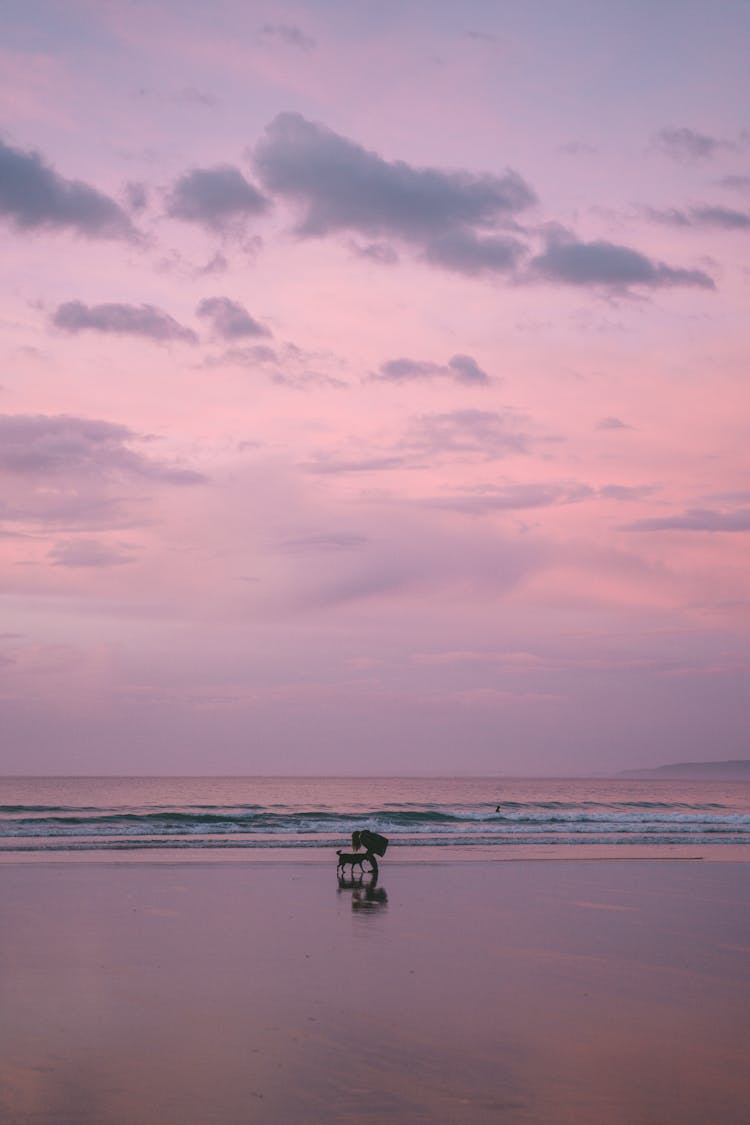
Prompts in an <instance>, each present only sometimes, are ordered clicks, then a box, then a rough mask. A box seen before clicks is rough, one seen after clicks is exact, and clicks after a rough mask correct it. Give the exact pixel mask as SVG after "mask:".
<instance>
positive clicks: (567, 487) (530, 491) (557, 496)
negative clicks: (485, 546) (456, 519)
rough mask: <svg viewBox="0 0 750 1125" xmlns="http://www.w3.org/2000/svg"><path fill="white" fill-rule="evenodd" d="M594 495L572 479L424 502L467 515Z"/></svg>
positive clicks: (573, 501)
mask: <svg viewBox="0 0 750 1125" xmlns="http://www.w3.org/2000/svg"><path fill="white" fill-rule="evenodd" d="M593 495H594V490H593V488H590V487H589V485H587V484H579V483H577V482H575V481H572V482H571V481H564V482H554V481H553V482H546V483H535V484H534V483H532V484H507V485H502V486H499V487H488V488H484V489H482V490H481V491H479V490H477V491H476V492H473V493H471V494H469V495H459V496H440V497H437V498H436V499H433V500H429V501H428V502H427V503H428V505H429V506H430V507H432V508H446V509H449V510H451V511H456V512H465V513H466V514H467V515H487V514H490V513H492V512H513V511H523V510H526V509H529V508H549V507H552V506H554V505H560V504H576V503H578V502H579V501H580V500H586V499H588V498H589V497H590V496H593Z"/></svg>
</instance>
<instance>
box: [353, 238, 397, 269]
mask: <svg viewBox="0 0 750 1125" xmlns="http://www.w3.org/2000/svg"><path fill="white" fill-rule="evenodd" d="M349 245H350V246H351V249H352V252H353V253H354V254H356V255H357V257H358V258H369V259H370V261H371V262H378V263H379V264H380V265H383V266H393V265H395V264H396V262H397V261H398V254H397V253H396V251H395V250H394V249H393V247H392V246H391V245H390V244H389V243H388V242H368V243H366V244H365V245H360V244H359V243H357V242H350V243H349Z"/></svg>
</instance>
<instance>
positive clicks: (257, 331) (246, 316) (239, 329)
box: [196, 297, 271, 340]
mask: <svg viewBox="0 0 750 1125" xmlns="http://www.w3.org/2000/svg"><path fill="white" fill-rule="evenodd" d="M196 314H197V315H198V316H200V317H205V318H207V319H208V320H210V321H211V324H212V327H213V330H214V333H215V334H216V335H217V336H220V337H221V338H222V339H223V340H242V339H246V338H247V337H248V336H256V337H257V336H270V335H271V332H270V331H269V330H268V328H266V327H265V325H263V324H261V323H260V321H257V320H255V319H254V318H253V317H252V316H250V313H249V312H248V311H247V309H246V308H244V307H243V306H242V305H240V304H238V303H237V301H230V299H229V298H228V297H206V299H205V300H203V301H201V302H200V304H199V305H198V308H197V309H196Z"/></svg>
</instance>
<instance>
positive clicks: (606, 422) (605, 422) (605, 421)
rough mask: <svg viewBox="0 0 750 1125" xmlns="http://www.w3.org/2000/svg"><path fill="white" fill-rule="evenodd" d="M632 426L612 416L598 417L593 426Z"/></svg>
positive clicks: (607, 428) (608, 428) (598, 428)
mask: <svg viewBox="0 0 750 1125" xmlns="http://www.w3.org/2000/svg"><path fill="white" fill-rule="evenodd" d="M632 428H633V427H632V426H629V425H628V424H627V422H623V420H622V419H621V418H613V417H608V418H600V419H599V421H598V422H597V423H596V427H595V429H597V430H632Z"/></svg>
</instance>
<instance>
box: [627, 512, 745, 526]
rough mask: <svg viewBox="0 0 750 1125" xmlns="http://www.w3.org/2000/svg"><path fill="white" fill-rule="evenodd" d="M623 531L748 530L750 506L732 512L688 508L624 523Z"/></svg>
mask: <svg viewBox="0 0 750 1125" xmlns="http://www.w3.org/2000/svg"><path fill="white" fill-rule="evenodd" d="M623 530H625V531H750V508H744V509H743V508H741V509H738V510H736V511H734V512H725V511H719V510H717V509H716V508H689V509H688V510H687V511H686V512H683V513H681V514H680V515H677V516H657V517H656V518H655V519H644V520H635V521H634V522H633V523H629V524H626V525H625V527H624V529H623Z"/></svg>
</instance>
